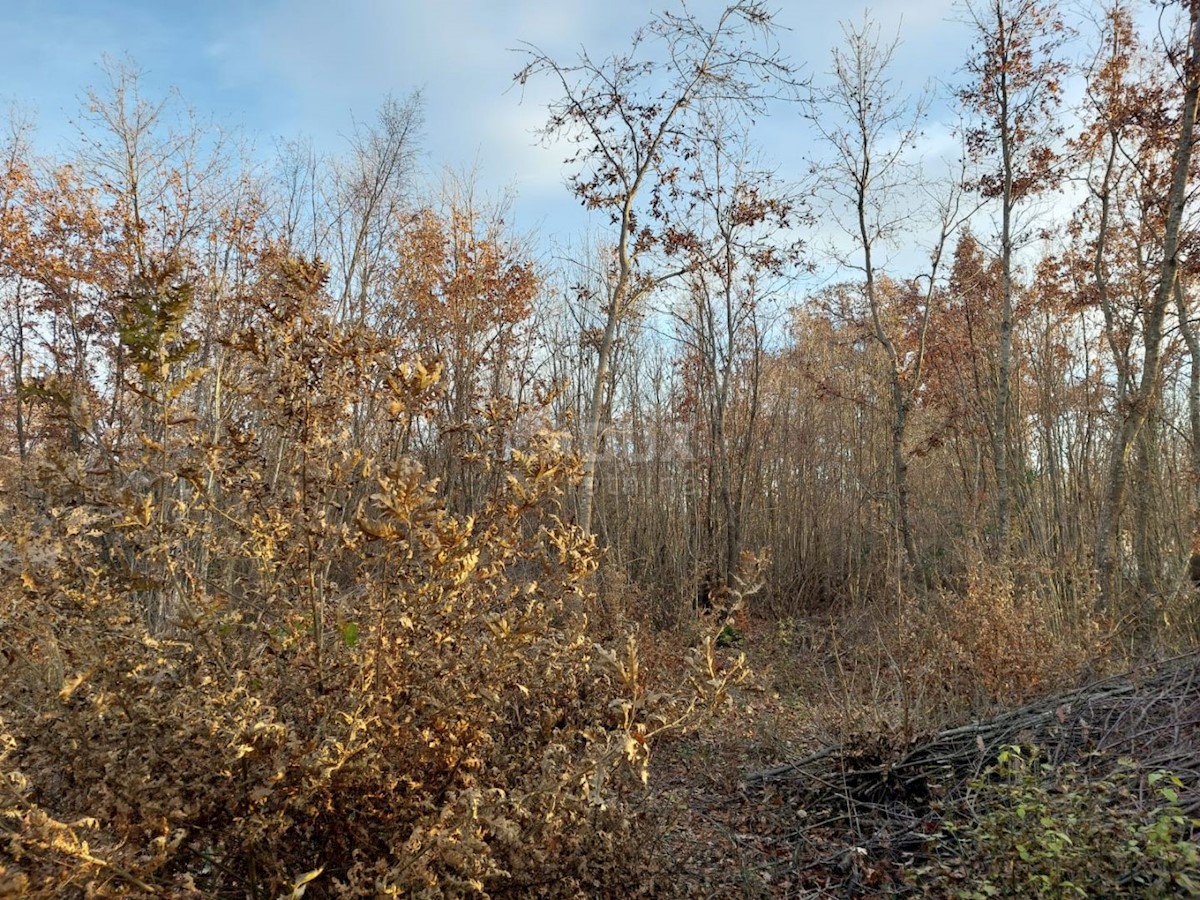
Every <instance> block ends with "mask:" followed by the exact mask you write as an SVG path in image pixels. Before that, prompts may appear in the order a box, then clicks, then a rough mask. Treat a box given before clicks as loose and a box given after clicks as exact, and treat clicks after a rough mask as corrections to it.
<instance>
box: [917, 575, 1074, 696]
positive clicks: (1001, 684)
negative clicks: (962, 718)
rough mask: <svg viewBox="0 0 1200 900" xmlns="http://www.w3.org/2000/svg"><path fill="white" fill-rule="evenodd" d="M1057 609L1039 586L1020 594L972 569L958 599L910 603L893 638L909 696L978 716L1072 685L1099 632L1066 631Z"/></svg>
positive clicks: (948, 596) (1008, 581)
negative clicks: (902, 662) (995, 708)
mask: <svg viewBox="0 0 1200 900" xmlns="http://www.w3.org/2000/svg"><path fill="white" fill-rule="evenodd" d="M1058 607H1059V603H1058V601H1056V600H1055V599H1054V598H1053V597H1052V595H1051V594H1050V593H1049V592H1046V591H1042V590H1039V589H1038V587H1037V585H1036V584H1028V583H1027V584H1026V585H1024V586H1022V587H1020V588H1018V587H1017V586H1016V585H1015V582H1014V579H1013V577H1012V575H1011V574H1009V573H1007V572H1005V571H1004V570H1003V569H1002V568H1000V567H995V566H988V565H977V566H975V567H973V568H972V570H971V571H970V573H969V575H968V577H967V582H966V585H965V589H964V590H963V591H962V592H961V593H957V592H956V593H951V592H947V591H940V592H936V593H933V594H931V595H929V596H928V597H926V598H921V599H917V598H910V599H907V600H906V601H905V603H904V604H903V607H902V609H901V613H900V622H899V629H898V640H899V642H900V648H901V652H902V653H903V656H904V659H905V669H906V674H907V677H908V681H909V683H910V691H912V692H914V693H918V694H920V695H921V696H923V697H924V698H926V700H927V702H931V703H933V704H934V705H937V704H939V703H940V704H944V705H945V708H946V711H948V712H953V711H963V710H971V711H982V710H984V709H987V708H990V707H991V706H994V705H997V704H998V705H1013V704H1019V703H1022V702H1024V701H1026V700H1029V699H1030V698H1032V697H1035V696H1038V695H1040V694H1043V693H1046V692H1048V691H1050V690H1053V689H1054V688H1057V687H1062V686H1064V685H1067V684H1072V683H1074V681H1075V680H1076V678H1077V675H1078V673H1079V671H1080V669H1081V668H1082V666H1083V665H1084V664H1085V663H1087V662H1089V661H1090V660H1091V659H1092V658H1093V656H1094V654H1095V652H1096V643H1095V634H1096V631H1095V630H1094V629H1092V628H1090V627H1087V626H1080V627H1065V626H1064V622H1065V617H1064V616H1063V615H1062V614H1061V611H1060V610H1059V608H1058Z"/></svg>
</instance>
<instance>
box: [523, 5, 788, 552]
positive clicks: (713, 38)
mask: <svg viewBox="0 0 1200 900" xmlns="http://www.w3.org/2000/svg"><path fill="white" fill-rule="evenodd" d="M774 29H775V26H774V23H773V20H772V16H771V13H770V12H769V10H768V9H767V6H766V4H764V3H761V2H757V0H742V2H738V3H734V4H731V5H729V6H727V7H726V8H725V9H724V10H723V11H722V12H721V14H720V16H719V18H718V19H717V21H716V23H715V24H714V25H712V26H706V25H704V24H703V23H702V22H701V21H700V20H699V19H698V18H697V17H696V16H694V15H693V14H692V13H691V12H690V11H688V10H686V9H683V10H682V11H681V12H679V13H663V14H660V15H658V16H656V17H655V18H654V19H653V20H652V21H651V22H650V23H649V24H648V25H646V26H645V27H643V28H640V29H639V30H638V31H637V32H635V33H634V36H633V40H632V46H631V49H630V50H628V51H627V52H622V53H617V54H614V55H613V56H611V57H609V58H608V59H603V60H596V59H594V58H593V57H592V56H591V55H590V54H589V53H588V52H587V51H586V50H583V51H581V52H580V54H579V56H578V58H577V59H575V60H574V61H572V62H560V61H559V60H556V59H554V58H553V57H552V56H550V55H549V54H548V53H546V52H544V51H543V50H541V49H539V48H537V47H534V46H527V47H526V48H525V49H524V52H525V54H526V55H527V57H528V61H527V63H526V64H525V66H524V67H523V68H522V69H521V71H520V72H519V73H518V74H517V76H516V80H517V82H518V83H520V84H525V83H526V82H528V81H529V80H530V79H532V78H542V77H545V78H548V79H550V80H551V81H552V82H553V83H554V85H555V89H556V90H557V91H558V92H559V97H558V99H556V100H554V101H552V102H551V103H550V108H549V113H550V115H549V119H548V121H547V123H546V125H545V127H544V129H543V136H544V137H545V139H546V140H547V141H548V142H551V141H556V140H565V141H567V142H568V143H569V144H570V145H572V146H573V147H574V150H573V152H572V153H571V155H570V157H569V159H568V162H569V163H570V164H571V165H572V166H574V169H575V171H574V174H573V175H571V177H570V179H569V182H568V184H569V187H570V188H571V191H572V193H574V194H575V196H576V197H577V198H578V199H579V200H580V201H581V202H582V203H583V204H584V205H585V206H586V207H587V208H589V209H593V210H597V211H600V212H602V213H604V214H606V215H608V217H609V219H610V222H611V224H612V228H613V230H614V233H613V236H612V243H613V260H612V267H613V277H612V278H611V279H609V284H610V288H609V293H608V296H607V297H605V298H604V327H603V329H602V330H601V332H600V334H599V335H598V336H597V339H596V341H595V348H596V357H597V362H596V368H595V373H594V377H593V383H592V385H591V390H590V398H589V401H588V408H587V409H586V410H585V412H584V427H583V455H584V475H583V481H582V484H581V487H580V497H579V516H578V524H579V525H580V527H582V528H583V529H584V530H585V531H588V532H590V531H591V529H592V510H593V505H594V504H593V498H594V493H595V479H596V456H597V450H598V446H599V437H600V432H601V418H602V411H603V406H604V402H603V401H604V392H605V385H606V384H607V383H608V381H609V371H610V367H611V365H612V355H613V345H614V340H615V337H616V333H617V329H618V326H619V324H620V322H621V321H622V320H624V319H627V318H628V317H630V316H632V315H635V314H636V313H637V311H638V308H639V304H640V303H641V301H642V300H643V299H644V298H645V297H646V295H647V294H649V293H650V292H651V291H652V290H654V288H655V287H657V286H658V285H660V284H662V283H663V282H664V281H665V280H668V279H670V278H671V277H674V276H675V275H678V274H679V271H678V270H674V269H672V268H671V267H670V266H669V265H668V266H661V265H660V266H657V267H656V266H654V265H652V264H651V263H650V257H651V255H652V254H653V253H654V251H655V250H657V249H660V248H661V247H662V246H663V245H664V244H668V245H669V244H670V242H671V240H672V238H673V236H674V234H675V228H674V223H673V222H672V221H671V220H670V215H669V208H668V203H667V201H668V199H669V198H670V196H671V194H672V192H673V191H675V190H676V189H677V180H678V178H679V176H680V172H681V169H682V168H683V167H684V165H685V160H684V159H683V153H684V152H685V151H686V149H687V148H688V147H689V146H690V144H689V142H688V141H687V140H686V139H685V138H686V136H687V135H688V134H689V133H691V132H693V131H694V130H695V129H696V128H697V127H698V124H699V120H698V119H697V115H696V113H697V111H698V110H699V109H700V108H701V107H702V106H703V105H704V104H705V103H708V104H718V105H720V106H722V107H724V108H725V109H726V111H727V121H730V122H733V121H737V120H744V119H745V118H747V117H750V116H753V115H754V114H755V113H758V112H761V111H762V110H763V109H764V108H765V104H766V102H767V101H768V99H770V98H772V97H777V96H780V95H783V94H788V93H790V92H791V91H792V90H793V89H794V86H795V80H794V76H793V71H792V69H791V67H790V66H789V65H788V64H787V63H786V61H785V60H784V59H783V58H782V57H781V56H780V55H779V52H778V50H777V49H776V47H775V45H774V42H773V34H774Z"/></svg>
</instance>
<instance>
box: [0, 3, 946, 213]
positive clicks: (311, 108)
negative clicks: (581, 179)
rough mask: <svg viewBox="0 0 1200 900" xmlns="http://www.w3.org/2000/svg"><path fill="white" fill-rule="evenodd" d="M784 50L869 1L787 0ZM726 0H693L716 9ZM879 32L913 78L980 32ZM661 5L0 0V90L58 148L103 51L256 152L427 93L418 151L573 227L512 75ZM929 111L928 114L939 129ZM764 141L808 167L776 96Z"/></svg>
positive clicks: (908, 22)
mask: <svg viewBox="0 0 1200 900" xmlns="http://www.w3.org/2000/svg"><path fill="white" fill-rule="evenodd" d="M776 5H777V8H778V17H777V19H778V22H779V24H780V25H782V26H783V27H784V28H786V29H788V30H787V31H785V32H783V33H782V35H781V43H782V47H783V51H784V52H785V54H786V55H787V56H788V57H789V58H790V59H791V60H792V61H793V62H794V63H796V64H799V65H801V66H803V68H804V70H805V71H806V72H807V73H809V74H812V75H815V76H819V75H820V74H821V73H823V72H824V71H825V70H826V69H827V68H828V60H829V49H830V47H831V46H832V45H833V44H834V43H835V42H837V40H838V38H839V35H840V32H839V25H838V20H839V19H846V18H851V19H855V20H858V19H860V18H861V16H862V14H863V11H864V10H865V9H866V7H867V4H865V3H863V2H860V0H845V2H839V3H824V2H812V0H778V2H777V4H776ZM721 6H722V4H721V3H719V2H715V0H696V2H693V3H691V4H689V8H690V9H692V11H693V12H695V13H696V14H697V15H698V16H699V17H700V18H702V19H703V20H705V21H712V20H715V17H716V16H717V15H718V13H719V11H720V9H721ZM871 7H872V12H873V15H874V17H875V18H876V19H877V20H878V21H879V22H880V23H881V24H882V26H883V28H884V31H885V33H891V32H894V31H895V30H896V29H897V28H900V30H901V35H902V39H903V41H904V43H903V46H902V47H901V49H900V51H899V53H898V55H897V65H896V69H895V76H896V78H897V79H898V80H900V81H902V82H904V84H905V86H906V87H911V88H912V89H914V90H915V89H917V88H919V87H920V86H921V84H922V83H923V82H925V81H926V80H928V79H930V78H941V79H946V80H949V81H951V82H953V81H956V80H958V79H960V78H961V75H960V74H959V70H960V67H961V65H962V60H963V58H964V56H965V54H966V50H967V45H968V41H969V36H968V35H967V33H966V30H965V28H964V27H963V25H962V24H961V23H960V22H959V21H958V19H959V17H958V16H957V15H956V13H955V11H954V6H953V0H882V2H876V3H873V4H871ZM652 8H655V7H652V6H651V5H648V4H646V3H643V2H636V0H605V2H594V0H593V2H586V0H513V2H503V0H438V2H424V0H421V2H418V0H245V2H236V0H189V2H176V0H0V33H2V34H3V35H4V43H5V52H4V53H3V54H0V99H2V100H5V101H12V100H15V101H17V102H18V103H19V104H20V105H21V106H23V107H25V108H26V109H29V110H31V111H32V112H33V113H34V114H35V117H36V121H37V123H38V143H39V145H40V146H42V147H43V148H45V149H54V148H55V146H56V145H58V144H61V142H62V141H63V140H65V138H66V136H67V135H69V134H71V133H72V132H71V126H70V124H69V120H70V119H71V118H73V117H75V116H76V115H77V114H78V112H79V110H80V98H81V96H82V93H83V90H84V89H85V88H86V87H87V86H89V85H97V84H99V83H101V81H102V74H101V72H100V70H99V68H98V63H99V61H100V60H101V58H102V57H103V56H104V55H105V54H107V55H109V56H112V57H116V58H125V57H128V58H129V59H131V60H132V61H133V62H135V63H136V64H137V65H138V66H140V67H141V68H142V70H143V71H144V81H143V84H144V90H145V93H146V94H147V95H149V96H151V97H156V96H159V95H161V94H162V93H163V92H165V91H166V90H167V89H168V88H170V87H174V88H177V89H178V90H179V92H180V93H181V95H182V97H183V99H184V100H185V101H186V102H187V104H189V105H190V106H191V107H192V108H194V109H195V110H196V111H197V112H198V113H199V114H200V115H201V116H202V117H211V119H212V121H213V122H214V123H215V124H217V125H219V126H221V127H224V128H227V129H231V130H236V131H240V132H242V133H243V134H245V135H247V136H248V137H250V139H251V140H252V141H253V142H254V143H255V144H256V145H257V146H258V147H259V148H260V149H261V150H263V151H268V150H269V149H270V147H271V146H272V141H273V140H274V139H275V138H276V137H284V138H294V137H299V136H308V137H310V138H311V139H312V140H313V141H314V143H315V145H316V146H317V147H318V149H322V150H327V151H334V152H336V151H337V150H339V149H342V148H343V147H344V145H345V144H344V138H343V135H345V134H347V133H348V132H349V131H350V129H351V124H352V121H353V118H355V117H356V118H358V119H360V120H369V119H370V118H371V116H372V115H373V113H374V111H375V110H376V108H377V107H378V106H379V104H380V102H381V101H382V100H383V98H384V97H385V96H386V95H388V94H389V93H392V94H395V95H397V96H403V95H406V94H407V93H408V92H410V91H411V90H413V89H414V88H420V89H422V90H423V92H424V96H425V128H424V139H423V142H422V149H423V151H424V152H423V167H424V169H425V172H426V174H427V176H428V177H429V178H430V179H431V180H435V179H436V178H437V175H438V173H439V171H440V170H441V169H443V168H445V167H450V168H452V169H455V170H459V171H462V170H465V169H468V168H471V167H472V166H476V165H477V167H478V171H479V180H480V183H481V187H482V188H483V189H484V190H485V191H487V192H494V193H499V192H501V191H503V190H505V189H509V188H511V189H512V190H513V191H515V194H516V200H515V204H514V209H513V219H514V224H515V225H516V227H517V228H518V229H521V230H523V231H525V230H537V231H539V232H541V233H543V234H544V233H546V232H555V233H558V232H580V231H582V230H583V228H584V226H585V224H586V223H585V221H584V216H583V213H582V212H581V211H579V210H577V209H576V208H575V206H574V203H573V200H572V199H571V197H570V196H569V195H568V193H567V191H566V189H565V188H564V187H563V186H562V180H563V170H562V166H561V164H560V163H561V157H562V155H563V154H562V151H561V150H555V149H553V148H549V149H548V148H544V147H540V146H538V145H537V142H536V139H535V137H534V135H533V134H532V131H533V130H534V129H535V128H536V127H537V126H538V125H539V124H541V122H542V121H543V119H544V105H543V104H544V101H545V99H546V94H545V93H544V91H545V90H546V89H547V88H548V85H547V86H545V87H542V86H536V85H535V86H533V87H531V88H529V89H527V90H526V91H525V92H524V95H523V96H522V93H521V92H520V91H519V90H518V89H516V88H510V85H511V78H512V75H513V73H514V72H515V71H516V70H517V69H518V68H519V66H520V63H521V58H520V57H519V55H518V54H515V53H513V52H511V49H512V48H514V47H517V46H519V45H520V43H521V42H522V41H528V42H530V43H534V44H536V45H538V46H540V47H541V48H543V49H544V50H546V51H548V52H549V53H551V54H552V55H554V56H556V57H558V58H568V57H569V56H570V55H571V54H572V53H574V51H575V50H577V49H578V48H579V47H580V46H586V47H587V48H588V49H589V51H591V52H592V53H593V55H595V56H604V55H606V54H607V53H609V52H612V51H614V50H618V49H621V48H622V47H623V46H624V45H625V43H626V41H627V39H628V36H629V34H630V33H631V32H632V30H633V29H634V28H635V27H636V26H637V25H639V24H642V23H644V22H645V21H646V19H647V17H648V13H649V11H650V10H651V9H652ZM937 130H938V129H937V126H936V123H935V124H934V126H933V131H934V132H935V133H936V131H937ZM762 143H763V155H764V158H765V159H766V160H767V161H772V160H773V161H775V162H776V163H778V164H779V165H780V168H781V171H782V172H784V173H787V172H789V171H796V172H798V171H800V170H801V169H802V165H801V164H800V159H801V157H802V156H803V155H804V154H805V153H806V152H807V151H808V149H809V148H808V130H807V129H806V127H805V126H804V123H803V122H802V120H801V119H800V118H799V116H798V114H796V113H795V112H791V111H787V110H785V111H782V112H781V113H780V114H778V115H776V116H775V117H773V118H772V119H771V120H770V122H768V123H767V124H766V125H765V127H764V128H763V130H762Z"/></svg>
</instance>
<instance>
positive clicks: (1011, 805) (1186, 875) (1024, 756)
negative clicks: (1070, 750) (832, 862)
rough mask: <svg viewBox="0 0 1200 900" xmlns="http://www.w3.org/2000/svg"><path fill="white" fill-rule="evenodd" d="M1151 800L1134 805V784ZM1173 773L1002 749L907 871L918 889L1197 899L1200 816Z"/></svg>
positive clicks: (966, 894) (976, 894) (972, 894)
mask: <svg viewBox="0 0 1200 900" xmlns="http://www.w3.org/2000/svg"><path fill="white" fill-rule="evenodd" d="M1143 783H1144V784H1145V785H1146V786H1147V787H1148V789H1149V794H1150V797H1151V798H1152V799H1151V802H1150V803H1148V804H1144V803H1140V802H1139V794H1140V790H1139V789H1140V787H1141V786H1142V784H1143ZM1182 786H1183V785H1182V782H1181V781H1180V779H1179V778H1177V777H1175V776H1174V775H1172V774H1170V773H1169V772H1164V771H1156V772H1152V773H1149V774H1148V775H1145V776H1144V778H1143V775H1142V773H1141V772H1139V770H1138V768H1137V766H1136V765H1135V764H1134V762H1133V761H1132V760H1122V761H1121V762H1120V764H1119V765H1118V766H1117V768H1116V769H1115V770H1114V771H1112V772H1111V773H1110V774H1108V775H1107V776H1106V777H1089V776H1088V774H1087V772H1086V770H1085V769H1083V768H1081V767H1080V766H1078V765H1075V764H1063V765H1059V766H1056V767H1055V766H1050V765H1048V764H1044V763H1042V762H1041V760H1040V758H1039V754H1038V752H1037V750H1036V749H1030V750H1023V749H1022V748H1020V747H1015V746H1014V747H1008V748H1005V749H1004V751H1002V752H1001V754H1000V756H999V758H998V760H997V762H996V764H995V765H993V766H991V767H989V768H988V769H987V770H986V771H985V772H984V773H983V775H982V776H981V777H980V778H978V779H976V780H975V781H974V782H973V783H972V784H971V790H970V793H969V795H968V796H967V798H966V799H965V800H964V801H963V802H962V803H961V804H959V805H957V806H956V807H955V808H954V809H953V810H952V812H951V814H950V815H949V816H948V817H947V820H946V821H945V822H944V824H943V828H942V831H941V832H940V833H939V834H938V835H935V837H934V853H935V861H934V863H933V864H932V865H930V866H926V867H924V868H922V869H920V870H917V871H914V872H910V873H909V880H910V881H914V882H917V883H918V884H920V886H921V887H922V889H923V890H924V892H925V893H926V895H927V896H935V897H943V896H956V897H963V898H972V900H976V898H986V897H1048V898H1067V897H1096V898H1099V897H1105V898H1107V897H1143V898H1156V897H1163V896H1167V895H1170V894H1178V895H1186V896H1200V856H1198V853H1197V847H1196V844H1195V843H1194V840H1193V835H1194V833H1195V830H1196V829H1197V827H1200V821H1196V820H1192V819H1189V818H1188V817H1186V816H1185V815H1184V812H1183V810H1182V808H1181V806H1180V804H1179V790H1180V788H1181V787H1182Z"/></svg>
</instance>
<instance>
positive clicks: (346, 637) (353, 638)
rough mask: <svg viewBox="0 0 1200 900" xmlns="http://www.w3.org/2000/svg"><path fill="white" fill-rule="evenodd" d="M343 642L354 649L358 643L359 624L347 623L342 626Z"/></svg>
mask: <svg viewBox="0 0 1200 900" xmlns="http://www.w3.org/2000/svg"><path fill="white" fill-rule="evenodd" d="M342 640H343V641H345V642H346V646H347V647H353V646H354V645H355V644H357V643H358V623H357V622H347V623H346V624H345V625H343V626H342Z"/></svg>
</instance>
